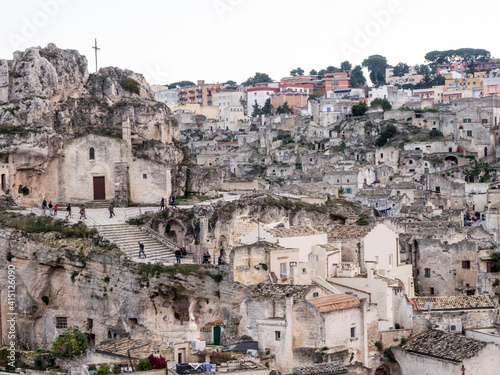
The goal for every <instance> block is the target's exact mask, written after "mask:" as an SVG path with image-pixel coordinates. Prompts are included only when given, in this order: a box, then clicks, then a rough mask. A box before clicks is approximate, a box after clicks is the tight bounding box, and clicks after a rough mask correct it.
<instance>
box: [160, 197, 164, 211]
mask: <svg viewBox="0 0 500 375" xmlns="http://www.w3.org/2000/svg"><path fill="white" fill-rule="evenodd" d="M164 209H165V197H161V201H160V211H163V210H164Z"/></svg>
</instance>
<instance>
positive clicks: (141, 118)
mask: <svg viewBox="0 0 500 375" xmlns="http://www.w3.org/2000/svg"><path fill="white" fill-rule="evenodd" d="M124 79H125V80H126V79H128V80H129V82H132V81H130V80H133V81H135V82H136V83H137V86H138V88H139V94H137V93H134V92H130V91H134V90H133V89H130V88H129V90H130V91H128V90H127V89H126V88H124V87H127V86H126V85H125V86H124V85H122V83H123V82H124V81H123V80H124ZM132 83H133V82H132ZM124 124H125V125H124ZM89 134H94V135H98V136H105V137H112V138H115V139H116V140H117V142H119V141H122V140H125V141H126V142H128V143H129V144H130V145H131V147H130V146H129V148H128V150H130V152H129V153H128V154H127V155H126V156H124V158H125V157H126V158H128V160H132V161H136V160H137V158H139V159H138V160H139V163H140V162H141V161H142V160H144V161H146V162H150V161H152V162H154V163H157V164H160V163H162V164H164V165H165V168H173V167H174V166H176V165H177V164H178V163H179V162H180V161H181V160H182V153H181V152H180V150H179V149H178V147H176V145H175V144H174V143H173V141H174V140H175V139H178V138H179V126H178V124H177V122H176V121H175V119H174V117H173V115H172V113H171V111H170V109H169V108H168V107H167V106H166V105H165V104H163V103H159V102H156V101H155V100H154V94H153V92H152V91H151V88H150V86H149V84H148V83H147V82H146V80H145V78H144V77H143V76H142V75H141V74H138V73H135V72H132V71H130V70H122V69H119V68H116V67H108V68H102V69H100V70H99V72H98V73H97V74H90V75H89V73H88V69H87V59H86V58H85V56H82V55H80V53H78V51H75V50H63V49H59V48H57V47H56V46H55V45H54V44H49V45H48V46H47V47H45V48H41V47H32V48H28V49H27V50H25V51H24V52H16V53H14V58H13V60H0V149H1V154H2V155H3V156H4V157H3V159H0V168H6V167H7V164H8V160H9V156H12V158H11V160H12V161H13V162H12V163H11V164H9V166H8V173H7V174H6V183H7V186H9V188H10V189H9V190H10V192H11V194H12V198H14V200H16V201H18V203H20V204H26V205H32V204H34V202H38V201H39V200H40V198H41V197H44V196H47V195H51V186H53V181H52V180H49V177H45V175H47V176H48V175H49V174H50V173H52V179H57V180H59V181H60V183H64V179H65V178H71V176H58V177H56V174H57V171H52V172H50V168H51V167H50V166H51V165H52V166H54V165H56V164H57V161H56V160H55V159H57V158H59V159H60V158H62V157H64V146H65V145H66V144H67V143H68V142H70V141H71V140H72V139H74V138H79V137H84V136H87V135H89ZM88 147H89V148H90V147H92V146H91V145H89V146H88ZM2 160H3V161H2ZM52 168H55V169H57V168H56V167H52ZM138 168H140V167H138ZM49 172H50V173H49ZM34 176H37V177H35V179H34V180H33V179H32V178H33V177H34ZM45 179H47V181H45ZM35 182H36V184H35ZM110 182H111V184H113V183H114V182H113V181H110ZM19 186H26V187H29V188H30V196H29V197H23V196H18V195H15V194H13V191H17V189H18V187H19ZM164 190H166V189H164ZM54 194H56V192H52V196H54ZM57 194H58V193H57ZM59 198H60V200H64V199H67V198H65V197H59Z"/></svg>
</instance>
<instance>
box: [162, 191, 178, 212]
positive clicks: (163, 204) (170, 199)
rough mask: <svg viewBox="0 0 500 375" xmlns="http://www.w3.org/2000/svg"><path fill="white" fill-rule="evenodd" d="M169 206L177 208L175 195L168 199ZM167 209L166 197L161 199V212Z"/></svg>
mask: <svg viewBox="0 0 500 375" xmlns="http://www.w3.org/2000/svg"><path fill="white" fill-rule="evenodd" d="M168 205H169V206H170V207H172V208H175V195H174V193H172V194H170V196H169V197H168ZM164 209H165V197H161V200H160V211H163V210H164Z"/></svg>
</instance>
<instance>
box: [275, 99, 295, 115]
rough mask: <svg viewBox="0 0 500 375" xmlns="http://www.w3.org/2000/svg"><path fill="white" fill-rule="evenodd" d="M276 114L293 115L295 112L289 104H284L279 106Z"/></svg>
mask: <svg viewBox="0 0 500 375" xmlns="http://www.w3.org/2000/svg"><path fill="white" fill-rule="evenodd" d="M276 113H278V114H280V113H293V110H292V109H291V108H290V107H289V106H288V102H284V103H283V105H282V106H279V107H278V108H277V110H276Z"/></svg>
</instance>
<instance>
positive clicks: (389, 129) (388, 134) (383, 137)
mask: <svg viewBox="0 0 500 375" xmlns="http://www.w3.org/2000/svg"><path fill="white" fill-rule="evenodd" d="M397 132H398V129H396V127H395V126H394V125H392V124H389V125H387V126H386V127H385V129H384V131H383V132H382V133H380V135H379V137H378V138H377V140H376V141H375V144H376V145H377V146H378V147H382V146H383V145H385V144H386V143H387V141H388V140H389V139H391V138H392V137H394V135H395V134H396V133H397Z"/></svg>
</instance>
